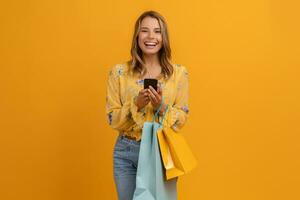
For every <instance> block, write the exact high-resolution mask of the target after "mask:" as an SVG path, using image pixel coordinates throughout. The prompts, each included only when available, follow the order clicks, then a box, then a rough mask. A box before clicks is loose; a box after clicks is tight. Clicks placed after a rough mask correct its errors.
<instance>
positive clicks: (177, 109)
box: [164, 66, 189, 132]
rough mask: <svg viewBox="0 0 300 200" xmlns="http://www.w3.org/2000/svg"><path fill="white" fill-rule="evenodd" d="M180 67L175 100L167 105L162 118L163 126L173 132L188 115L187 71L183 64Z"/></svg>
mask: <svg viewBox="0 0 300 200" xmlns="http://www.w3.org/2000/svg"><path fill="white" fill-rule="evenodd" d="M180 68H181V69H180V73H179V75H178V82H177V86H176V89H177V91H176V98H175V102H174V104H173V105H170V104H169V105H168V107H169V109H168V110H167V111H166V113H165V119H164V126H167V127H170V128H172V129H173V130H174V131H175V132H178V131H179V130H180V129H181V128H182V127H183V126H184V125H185V123H186V121H187V118H188V115H189V108H188V95H189V91H188V87H189V85H188V84H189V83H188V80H189V77H188V71H187V69H186V68H185V67H184V66H180Z"/></svg>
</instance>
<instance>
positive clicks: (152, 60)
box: [143, 54, 160, 68]
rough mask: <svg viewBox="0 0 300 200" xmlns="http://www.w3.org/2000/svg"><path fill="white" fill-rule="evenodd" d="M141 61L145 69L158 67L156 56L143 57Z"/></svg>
mask: <svg viewBox="0 0 300 200" xmlns="http://www.w3.org/2000/svg"><path fill="white" fill-rule="evenodd" d="M143 61H144V63H145V64H146V67H147V68H157V67H159V66H160V62H159V58H158V55H157V54H154V55H143Z"/></svg>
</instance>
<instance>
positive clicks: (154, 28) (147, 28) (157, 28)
mask: <svg viewBox="0 0 300 200" xmlns="http://www.w3.org/2000/svg"><path fill="white" fill-rule="evenodd" d="M141 29H149V28H148V27H145V26H143V27H141ZM154 29H159V30H160V28H154Z"/></svg>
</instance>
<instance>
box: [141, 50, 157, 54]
mask: <svg viewBox="0 0 300 200" xmlns="http://www.w3.org/2000/svg"><path fill="white" fill-rule="evenodd" d="M159 50H160V49H158V50H149V49H143V50H142V51H143V54H145V55H155V54H158V52H159Z"/></svg>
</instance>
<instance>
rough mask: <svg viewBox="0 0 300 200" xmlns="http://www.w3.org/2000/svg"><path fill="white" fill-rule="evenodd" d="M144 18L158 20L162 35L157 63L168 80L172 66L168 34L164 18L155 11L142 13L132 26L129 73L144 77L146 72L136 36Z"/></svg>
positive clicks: (171, 72)
mask: <svg viewBox="0 0 300 200" xmlns="http://www.w3.org/2000/svg"><path fill="white" fill-rule="evenodd" d="M145 17H152V18H155V19H157V20H158V23H159V26H160V29H161V33H162V47H161V49H160V50H159V52H158V54H159V62H160V65H161V67H162V73H163V74H164V76H165V77H166V78H169V77H170V76H171V75H172V74H173V66H172V64H171V62H170V60H171V48H170V41H169V33H168V27H167V23H166V21H165V19H164V17H163V16H162V15H161V14H159V13H158V12H156V11H152V10H150V11H146V12H144V13H142V15H141V16H140V17H139V18H138V19H137V21H136V23H135V26H134V34H133V38H132V45H131V51H130V52H131V57H132V58H131V60H130V61H129V63H131V71H132V72H134V73H135V72H137V73H139V74H141V75H144V74H145V73H146V72H147V71H146V70H147V69H146V67H145V63H144V62H143V59H142V56H143V52H142V50H141V48H140V47H139V45H138V36H139V32H140V26H141V22H142V20H143V19H144V18H145Z"/></svg>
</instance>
